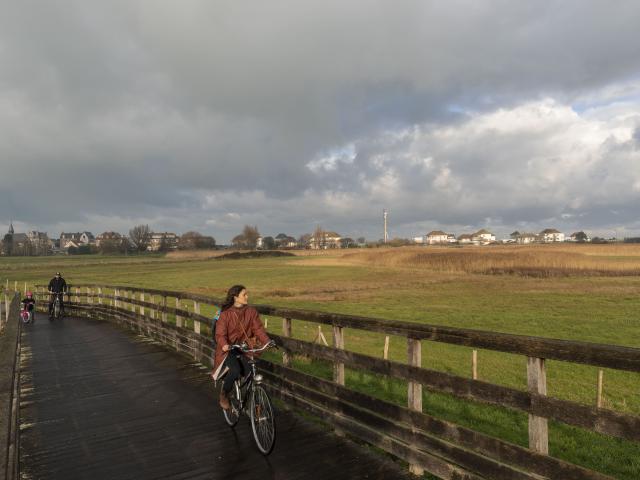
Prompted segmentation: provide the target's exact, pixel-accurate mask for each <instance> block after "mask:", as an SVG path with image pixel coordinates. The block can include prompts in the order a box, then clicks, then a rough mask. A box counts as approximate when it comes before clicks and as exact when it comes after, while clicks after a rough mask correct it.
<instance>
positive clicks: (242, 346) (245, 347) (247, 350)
mask: <svg viewBox="0 0 640 480" xmlns="http://www.w3.org/2000/svg"><path fill="white" fill-rule="evenodd" d="M267 348H278V346H277V345H276V342H274V341H273V340H271V341H270V342H268V343H265V344H264V345H263V346H262V347H260V348H249V346H248V345H247V344H246V343H244V342H243V343H242V344H240V345H237V344H233V345H229V351H231V350H233V349H236V350H240V351H241V352H242V353H258V352H262V351H264V350H266V349H267Z"/></svg>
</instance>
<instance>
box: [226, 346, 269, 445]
mask: <svg viewBox="0 0 640 480" xmlns="http://www.w3.org/2000/svg"><path fill="white" fill-rule="evenodd" d="M275 346H276V345H275V342H273V341H271V342H269V343H267V344H266V345H264V346H263V347H262V348H254V349H250V348H248V345H247V344H246V343H243V344H242V345H231V346H230V348H229V352H230V354H231V352H234V351H235V352H237V353H240V354H242V355H248V356H249V359H248V363H249V367H250V368H249V373H247V375H245V377H244V378H239V379H237V380H236V381H235V382H234V383H233V388H232V389H231V392H229V403H230V404H231V408H229V409H227V410H225V409H222V412H223V414H224V419H225V421H226V422H227V424H228V425H229V426H230V427H231V428H233V427H235V426H236V424H237V423H238V420H239V419H240V414H241V413H244V414H245V415H249V418H250V420H251V429H252V431H253V438H254V440H255V442H256V445H257V447H258V450H260V453H262V454H263V455H269V454H270V453H271V450H273V446H274V445H275V442H276V423H275V418H274V414H273V407H272V406H271V400H270V399H269V395H268V394H267V391H266V390H265V389H264V387H263V386H262V385H261V383H262V379H263V377H262V375H261V374H259V373H256V360H255V358H254V357H253V354H254V353H258V352H262V351H264V350H266V349H267V348H270V347H275ZM247 410H248V411H247Z"/></svg>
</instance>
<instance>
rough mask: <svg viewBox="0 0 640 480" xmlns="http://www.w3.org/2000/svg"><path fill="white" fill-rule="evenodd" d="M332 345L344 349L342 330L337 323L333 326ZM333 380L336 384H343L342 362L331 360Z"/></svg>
mask: <svg viewBox="0 0 640 480" xmlns="http://www.w3.org/2000/svg"><path fill="white" fill-rule="evenodd" d="M333 346H334V347H335V348H339V349H341V350H344V331H343V329H342V327H340V326H338V325H334V326H333ZM333 381H334V382H336V383H337V384H338V385H344V363H342V362H335V361H334V362H333Z"/></svg>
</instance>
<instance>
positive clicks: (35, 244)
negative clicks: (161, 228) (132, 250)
mask: <svg viewBox="0 0 640 480" xmlns="http://www.w3.org/2000/svg"><path fill="white" fill-rule="evenodd" d="M179 239H180V238H179V236H178V235H176V234H175V233H172V232H153V233H151V236H150V239H149V245H148V246H147V250H149V251H152V252H153V251H160V250H175V249H176V248H178V243H179ZM107 244H110V245H112V246H113V247H114V250H115V249H117V248H118V247H121V246H123V245H124V246H128V247H133V245H132V243H131V240H130V239H129V237H127V236H126V235H121V234H120V233H118V232H103V233H101V234H100V235H97V236H94V235H93V234H92V233H91V232H88V231H85V232H62V233H61V234H60V237H59V238H49V236H48V235H47V233H46V232H38V231H36V230H33V231H29V232H26V233H16V232H15V230H14V228H13V222H12V223H11V224H10V226H9V231H8V232H7V234H6V235H5V236H4V237H3V238H2V245H1V247H2V248H1V249H0V253H2V254H3V255H27V256H28V255H49V254H51V253H56V252H69V251H72V250H74V249H83V248H84V249H94V250H104V249H105V247H106V246H107Z"/></svg>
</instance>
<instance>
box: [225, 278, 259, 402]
mask: <svg viewBox="0 0 640 480" xmlns="http://www.w3.org/2000/svg"><path fill="white" fill-rule="evenodd" d="M248 302H249V293H248V292H247V289H246V288H245V287H244V286H242V285H234V286H233V287H231V288H230V289H229V291H228V292H227V298H226V300H225V302H224V304H223V305H222V308H221V311H222V313H221V314H220V318H219V319H218V321H217V322H216V334H215V335H216V354H215V359H214V365H213V369H214V372H215V374H214V378H216V379H219V378H222V377H223V376H224V375H226V377H225V378H224V382H223V384H222V388H221V389H220V406H221V407H222V408H224V409H225V410H228V409H229V408H230V404H229V392H230V391H231V389H232V388H233V382H235V380H236V379H237V378H240V377H242V376H244V375H246V374H247V372H248V371H249V365H248V364H247V360H246V358H245V357H244V355H242V354H239V353H235V352H229V349H230V346H231V345H233V344H241V343H242V342H246V343H247V344H249V347H250V348H255V347H256V346H257V344H258V343H259V344H260V345H265V344H267V343H269V342H270V341H271V339H270V338H269V336H268V335H267V332H266V330H265V329H264V326H263V325H262V322H261V321H260V316H259V315H258V311H257V310H256V309H255V308H253V307H250V306H248V305H247V304H248Z"/></svg>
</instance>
